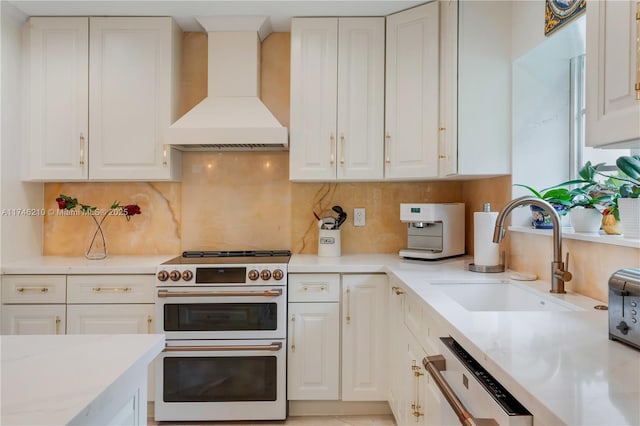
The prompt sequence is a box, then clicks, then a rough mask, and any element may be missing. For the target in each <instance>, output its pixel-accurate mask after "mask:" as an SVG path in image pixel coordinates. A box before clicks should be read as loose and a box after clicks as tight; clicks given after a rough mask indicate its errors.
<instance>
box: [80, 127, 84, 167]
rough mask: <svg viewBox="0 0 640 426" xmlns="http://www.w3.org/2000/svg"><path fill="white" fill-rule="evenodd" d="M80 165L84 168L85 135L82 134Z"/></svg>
mask: <svg viewBox="0 0 640 426" xmlns="http://www.w3.org/2000/svg"><path fill="white" fill-rule="evenodd" d="M80 165H81V166H84V133H82V132H80Z"/></svg>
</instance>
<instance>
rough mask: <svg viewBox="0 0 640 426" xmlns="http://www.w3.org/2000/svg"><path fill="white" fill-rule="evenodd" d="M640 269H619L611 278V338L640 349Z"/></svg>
mask: <svg viewBox="0 0 640 426" xmlns="http://www.w3.org/2000/svg"><path fill="white" fill-rule="evenodd" d="M638 312H640V269H638V268H626V269H619V270H617V271H616V272H614V273H613V275H611V278H609V339H610V340H619V341H621V342H623V343H626V344H628V345H630V346H633V347H634V348H637V349H640V323H639V321H640V315H638Z"/></svg>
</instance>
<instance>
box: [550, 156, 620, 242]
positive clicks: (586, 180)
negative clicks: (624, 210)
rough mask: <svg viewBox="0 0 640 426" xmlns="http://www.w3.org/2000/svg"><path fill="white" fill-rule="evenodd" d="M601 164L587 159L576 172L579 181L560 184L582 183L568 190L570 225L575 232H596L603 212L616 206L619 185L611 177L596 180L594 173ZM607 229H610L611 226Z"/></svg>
mask: <svg viewBox="0 0 640 426" xmlns="http://www.w3.org/2000/svg"><path fill="white" fill-rule="evenodd" d="M603 165H604V163H600V164H596V165H595V166H594V165H592V164H591V162H590V161H587V163H586V164H585V165H584V166H583V167H582V168H581V169H580V171H579V172H578V174H579V176H580V178H581V181H580V180H577V181H570V182H563V183H562V184H560V185H568V184H572V183H576V182H580V183H582V185H581V186H578V187H575V188H573V189H571V190H570V191H569V193H570V194H571V205H570V206H569V210H570V212H569V214H570V216H571V225H572V226H573V229H574V230H575V231H576V232H587V233H597V232H598V230H599V229H600V226H601V225H602V224H603V219H604V217H603V216H604V215H605V212H607V213H608V212H609V211H610V210H611V211H612V210H613V209H614V207H615V206H617V203H616V201H617V199H618V196H619V189H618V188H619V185H618V184H617V183H616V182H615V181H614V180H613V179H612V178H608V179H607V180H606V181H604V182H598V181H596V174H598V170H599V169H600V168H601V167H602V166H603ZM614 220H615V217H614ZM609 230H610V231H611V228H609Z"/></svg>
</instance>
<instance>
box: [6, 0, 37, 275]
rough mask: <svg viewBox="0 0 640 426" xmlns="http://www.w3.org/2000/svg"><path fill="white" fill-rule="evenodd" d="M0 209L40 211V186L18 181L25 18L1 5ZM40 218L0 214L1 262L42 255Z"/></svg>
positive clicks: (7, 4)
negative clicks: (34, 209)
mask: <svg viewBox="0 0 640 426" xmlns="http://www.w3.org/2000/svg"><path fill="white" fill-rule="evenodd" d="M0 14H1V16H0V18H1V39H0V40H1V42H0V68H1V70H0V73H1V74H0V90H1V91H0V98H1V99H0V111H2V115H1V117H2V119H1V120H0V176H1V183H0V208H1V209H2V210H3V211H4V212H10V209H26V208H42V206H43V185H42V184H41V183H23V182H21V181H20V164H21V158H20V145H21V143H22V140H21V134H22V131H21V128H22V122H21V119H22V114H21V111H22V108H23V104H22V98H23V96H22V94H23V90H22V84H23V83H24V82H23V81H22V76H23V75H24V72H23V69H22V43H21V38H22V25H23V23H24V21H25V19H26V16H25V15H24V14H23V13H22V12H20V11H18V10H17V9H16V8H15V7H14V6H12V5H11V4H9V3H8V2H6V1H2V2H0ZM42 222H43V218H42V216H31V217H27V216H19V215H6V214H5V215H0V233H1V235H0V243H1V244H0V247H1V248H0V263H5V262H7V261H11V260H14V259H19V258H23V257H29V256H38V255H40V254H41V253H42Z"/></svg>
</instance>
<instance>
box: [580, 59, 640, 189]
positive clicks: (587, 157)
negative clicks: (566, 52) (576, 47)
mask: <svg viewBox="0 0 640 426" xmlns="http://www.w3.org/2000/svg"><path fill="white" fill-rule="evenodd" d="M585 111H586V106H585V55H580V56H577V57H575V58H573V59H571V116H572V117H573V120H572V123H571V151H570V152H571V153H570V163H571V179H576V178H578V171H579V170H580V168H581V167H582V166H583V165H584V164H585V163H586V162H587V161H591V164H598V163H605V166H604V167H603V168H602V169H601V170H603V171H606V172H610V173H611V174H615V173H616V172H617V170H618V168H617V167H616V159H617V158H618V157H620V156H621V155H634V154H640V149H602V148H590V147H587V146H585V122H586V117H585Z"/></svg>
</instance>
